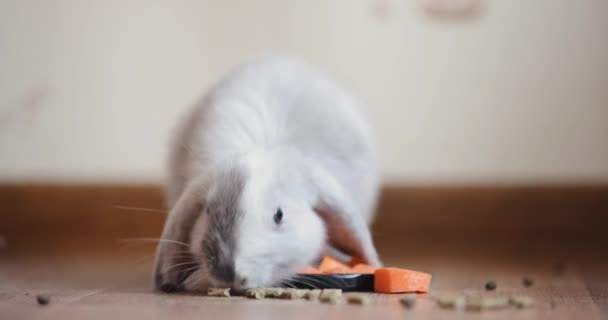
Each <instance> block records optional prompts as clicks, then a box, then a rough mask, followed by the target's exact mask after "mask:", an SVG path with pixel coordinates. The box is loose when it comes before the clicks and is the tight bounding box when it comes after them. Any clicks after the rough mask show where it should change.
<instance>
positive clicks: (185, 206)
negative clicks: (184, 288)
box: [154, 178, 207, 291]
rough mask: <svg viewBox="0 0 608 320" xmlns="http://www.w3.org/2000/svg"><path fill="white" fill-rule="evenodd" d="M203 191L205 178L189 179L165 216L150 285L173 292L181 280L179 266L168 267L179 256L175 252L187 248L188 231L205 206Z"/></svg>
mask: <svg viewBox="0 0 608 320" xmlns="http://www.w3.org/2000/svg"><path fill="white" fill-rule="evenodd" d="M206 190H207V184H206V180H205V179H202V178H201V179H195V180H193V181H192V182H191V183H189V184H188V186H186V188H185V189H184V192H183V193H182V194H181V195H180V197H179V198H178V200H177V202H176V203H175V205H174V206H173V208H172V209H171V211H170V212H169V215H168V216H167V220H166V221H165V226H164V228H163V233H162V236H161V238H160V241H159V243H158V247H157V250H156V261H155V262H154V286H155V287H156V288H157V289H160V290H163V291H174V290H176V289H178V287H179V285H180V283H181V281H183V279H182V277H183V275H182V274H181V272H180V270H178V269H179V268H177V269H176V268H173V269H171V266H173V265H176V263H179V262H178V261H176V259H177V258H178V257H180V256H183V255H181V254H180V255H178V253H181V252H184V251H186V249H188V248H189V247H188V246H189V245H190V244H189V243H190V232H191V231H192V227H193V226H194V223H195V222H196V219H197V218H198V217H199V216H200V213H201V212H202V210H203V209H204V207H205V204H204V197H205V192H206Z"/></svg>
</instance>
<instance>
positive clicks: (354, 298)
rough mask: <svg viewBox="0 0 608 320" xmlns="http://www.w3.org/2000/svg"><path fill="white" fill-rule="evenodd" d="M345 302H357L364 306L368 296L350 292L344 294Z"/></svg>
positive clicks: (367, 301) (367, 302)
mask: <svg viewBox="0 0 608 320" xmlns="http://www.w3.org/2000/svg"><path fill="white" fill-rule="evenodd" d="M346 302H348V303H349V304H358V305H362V306H365V305H367V304H369V296H367V295H364V294H350V295H348V296H346Z"/></svg>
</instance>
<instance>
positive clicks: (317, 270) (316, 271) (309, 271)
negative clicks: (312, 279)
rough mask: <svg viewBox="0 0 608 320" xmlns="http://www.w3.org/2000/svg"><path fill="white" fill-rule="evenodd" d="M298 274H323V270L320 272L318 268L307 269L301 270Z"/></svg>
mask: <svg viewBox="0 0 608 320" xmlns="http://www.w3.org/2000/svg"><path fill="white" fill-rule="evenodd" d="M298 273H300V274H321V273H323V272H321V270H319V269H317V268H313V267H306V268H304V269H302V270H300V271H299V272H298Z"/></svg>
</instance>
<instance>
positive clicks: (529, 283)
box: [522, 277, 534, 288]
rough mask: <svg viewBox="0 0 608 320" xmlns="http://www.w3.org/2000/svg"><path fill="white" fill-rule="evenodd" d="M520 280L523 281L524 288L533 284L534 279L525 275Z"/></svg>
mask: <svg viewBox="0 0 608 320" xmlns="http://www.w3.org/2000/svg"><path fill="white" fill-rule="evenodd" d="M522 282H523V284H524V287H526V288H529V287H531V286H532V285H534V280H532V279H530V278H528V277H525V278H524V280H523V281H522Z"/></svg>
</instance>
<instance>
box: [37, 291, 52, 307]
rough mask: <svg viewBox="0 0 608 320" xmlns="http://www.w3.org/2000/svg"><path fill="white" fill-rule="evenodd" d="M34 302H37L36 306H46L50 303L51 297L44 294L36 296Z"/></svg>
mask: <svg viewBox="0 0 608 320" xmlns="http://www.w3.org/2000/svg"><path fill="white" fill-rule="evenodd" d="M36 302H38V304H39V305H41V306H46V305H47V304H49V303H50V302H51V297H49V296H47V295H45V294H39V295H37V296H36Z"/></svg>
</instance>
